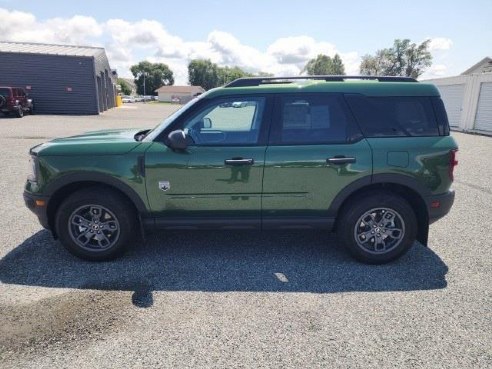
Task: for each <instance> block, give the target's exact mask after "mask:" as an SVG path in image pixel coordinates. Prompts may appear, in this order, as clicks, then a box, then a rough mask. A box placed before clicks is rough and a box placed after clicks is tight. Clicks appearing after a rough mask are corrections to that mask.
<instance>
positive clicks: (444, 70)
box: [421, 64, 448, 80]
mask: <svg viewBox="0 0 492 369" xmlns="http://www.w3.org/2000/svg"><path fill="white" fill-rule="evenodd" d="M447 74H448V67H447V66H446V65H444V64H434V65H432V66H431V67H430V68H429V69H427V70H426V71H425V73H424V74H423V75H422V77H421V79H424V80H425V79H431V78H439V77H445V76H446V75H447Z"/></svg>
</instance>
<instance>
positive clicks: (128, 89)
mask: <svg viewBox="0 0 492 369" xmlns="http://www.w3.org/2000/svg"><path fill="white" fill-rule="evenodd" d="M117 83H118V85H119V86H120V88H121V92H122V93H123V95H130V94H131V93H132V88H131V87H130V85H129V84H128V82H126V81H125V80H124V79H123V78H118V81H117Z"/></svg>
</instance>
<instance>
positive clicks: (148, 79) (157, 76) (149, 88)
mask: <svg viewBox="0 0 492 369" xmlns="http://www.w3.org/2000/svg"><path fill="white" fill-rule="evenodd" d="M130 70H131V72H132V74H133V76H134V77H135V84H136V85H137V94H139V95H155V92H154V91H155V90H157V89H158V88H159V87H162V86H169V85H173V84H174V76H173V72H172V70H171V69H169V67H168V66H167V65H166V64H163V63H150V62H148V61H141V62H140V63H138V64H136V65H133V66H132V67H131V68H130ZM144 78H145V91H144Z"/></svg>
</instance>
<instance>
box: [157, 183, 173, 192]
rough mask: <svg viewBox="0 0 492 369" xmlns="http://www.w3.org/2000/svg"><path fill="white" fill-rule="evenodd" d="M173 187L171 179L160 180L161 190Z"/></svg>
mask: <svg viewBox="0 0 492 369" xmlns="http://www.w3.org/2000/svg"><path fill="white" fill-rule="evenodd" d="M170 188H171V184H170V183H169V181H159V190H162V191H167V190H169V189H170Z"/></svg>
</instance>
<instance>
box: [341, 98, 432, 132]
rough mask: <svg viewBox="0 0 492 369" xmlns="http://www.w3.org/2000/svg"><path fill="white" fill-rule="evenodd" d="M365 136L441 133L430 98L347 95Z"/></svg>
mask: <svg viewBox="0 0 492 369" xmlns="http://www.w3.org/2000/svg"><path fill="white" fill-rule="evenodd" d="M346 99H347V102H348V104H349V106H350V109H351V110H352V112H353V114H354V115H355V118H356V119H357V121H358V123H359V125H360V128H361V130H362V132H363V133H364V135H365V136H366V137H399V136H439V128H438V124H437V120H436V116H435V114H434V109H433V106H432V101H431V98H429V97H416V96H378V97H368V96H363V95H346Z"/></svg>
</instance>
